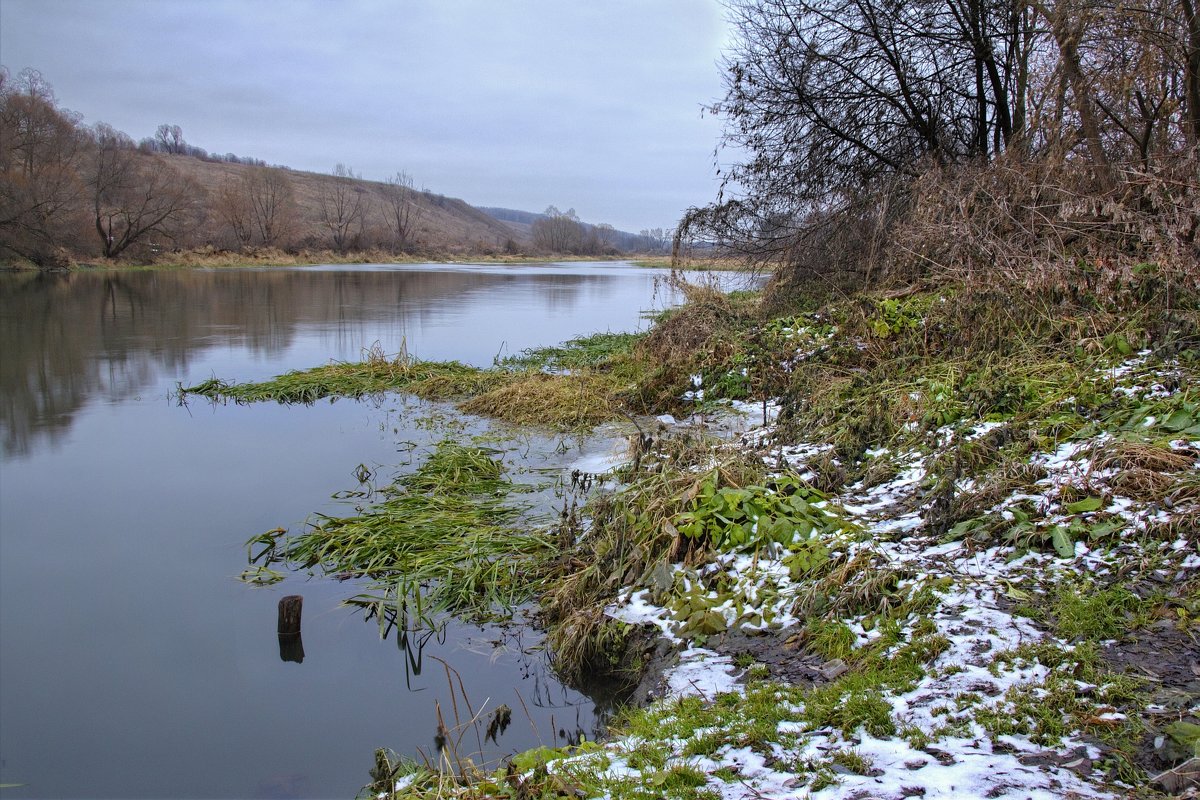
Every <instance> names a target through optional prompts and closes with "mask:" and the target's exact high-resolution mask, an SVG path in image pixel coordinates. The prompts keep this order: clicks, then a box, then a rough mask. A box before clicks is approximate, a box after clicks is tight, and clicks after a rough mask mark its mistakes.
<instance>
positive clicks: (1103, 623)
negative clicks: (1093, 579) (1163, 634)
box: [1052, 581, 1149, 641]
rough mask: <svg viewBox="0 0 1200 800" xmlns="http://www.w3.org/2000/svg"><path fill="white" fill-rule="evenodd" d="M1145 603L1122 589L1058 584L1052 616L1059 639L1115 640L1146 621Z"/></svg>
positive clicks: (1117, 587)
mask: <svg viewBox="0 0 1200 800" xmlns="http://www.w3.org/2000/svg"><path fill="white" fill-rule="evenodd" d="M1148 605H1149V604H1148V603H1146V602H1145V601H1143V600H1142V599H1141V598H1140V597H1138V596H1137V595H1136V594H1134V593H1133V592H1131V591H1129V590H1128V589H1127V588H1125V587H1124V586H1120V585H1115V586H1109V587H1106V588H1103V589H1099V588H1097V587H1095V586H1094V585H1092V584H1091V583H1090V582H1087V581H1084V582H1081V583H1079V584H1078V585H1077V586H1075V585H1071V583H1070V582H1067V581H1064V582H1061V583H1059V585H1058V591H1057V595H1056V597H1055V598H1054V603H1053V610H1052V614H1053V617H1054V627H1055V629H1056V631H1057V632H1058V634H1059V636H1062V637H1063V638H1064V639H1067V640H1070V641H1080V640H1084V641H1103V640H1105V639H1116V638H1119V637H1120V636H1122V635H1123V634H1125V633H1126V632H1128V631H1129V630H1131V629H1133V628H1137V627H1139V626H1140V625H1142V624H1144V623H1145V621H1146V611H1147V607H1148Z"/></svg>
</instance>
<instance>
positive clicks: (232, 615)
mask: <svg viewBox="0 0 1200 800" xmlns="http://www.w3.org/2000/svg"><path fill="white" fill-rule="evenodd" d="M663 274H664V273H663V272H662V271H659V270H648V269H640V268H637V267H634V266H632V265H630V264H627V263H620V262H617V263H570V264H546V265H513V266H492V265H488V266H480V265H432V264H425V265H353V266H316V267H300V268H277V269H224V270H180V271H135V270H117V271H103V272H74V273H68V274H61V275H57V274H47V275H40V274H37V275H35V274H28V273H10V274H0V342H2V347H3V353H2V355H0V402H2V405H0V444H2V446H3V452H2V460H0V784H21V786H19V787H17V788H6V789H4V790H3V791H4V795H3V796H4V797H5V798H21V797H31V798H32V797H38V798H42V797H261V798H282V797H352V796H354V794H355V793H356V792H357V791H358V789H359V788H360V787H361V786H362V785H363V784H364V783H366V782H368V781H369V776H368V769H369V768H370V767H371V765H372V754H373V752H374V750H375V748H377V747H389V748H391V749H393V750H395V751H396V752H397V753H400V754H401V755H405V756H409V757H413V756H416V755H417V754H418V748H421V749H423V750H424V751H425V752H429V751H430V750H431V749H432V746H433V736H434V733H435V726H436V719H435V701H440V702H441V703H442V705H443V709H444V710H446V709H448V708H449V707H450V706H449V704H450V692H449V690H448V681H447V669H446V668H445V667H443V666H442V663H440V662H439V661H437V660H435V657H436V658H437V659H441V660H443V661H444V662H445V663H446V664H448V665H450V667H452V669H453V670H454V671H457V673H458V674H460V675H462V676H464V681H465V688H466V691H467V694H468V695H469V697H470V699H471V701H472V703H473V704H474V705H476V706H482V705H484V704H487V705H488V707H491V708H494V707H496V706H497V705H499V704H501V703H503V704H507V705H509V706H510V707H511V708H513V709H514V710H515V712H514V716H513V724H512V725H511V726H510V727H509V729H508V730H507V731H506V732H505V733H504V734H503V735H502V736H501V737H500V738H499V741H498V743H497V744H496V745H495V746H491V748H490V749H489V748H488V747H485V748H484V750H485V755H486V756H488V757H496V756H497V755H500V754H503V753H504V752H510V751H513V750H516V749H522V748H527V747H531V746H536V745H538V744H547V745H550V744H555V743H558V744H561V743H563V741H565V740H568V739H576V738H578V736H579V735H581V734H583V735H587V736H589V737H590V736H593V735H594V734H595V732H596V729H597V726H598V724H600V719H599V718H598V716H597V709H596V706H595V702H594V700H593V699H592V698H590V697H588V696H586V695H584V694H581V693H580V692H578V691H575V690H573V689H570V688H568V687H565V686H562V685H561V684H559V683H558V682H557V681H556V680H555V679H554V676H553V673H552V671H551V670H550V669H549V668H548V666H547V662H546V656H545V654H544V653H543V652H542V651H541V650H540V648H539V647H537V645H538V640H537V636H536V634H535V633H534V632H533V631H531V630H529V629H523V628H520V627H510V628H496V627H485V628H477V627H474V626H470V625H464V624H459V623H454V622H452V623H451V624H450V625H449V626H448V627H447V628H446V629H445V630H444V632H443V634H442V635H441V636H437V637H433V638H431V639H429V641H427V642H426V643H425V647H424V648H423V650H420V651H418V650H416V649H412V648H410V649H409V650H406V649H405V648H403V647H401V646H398V641H397V639H396V637H395V636H392V637H389V638H387V639H381V638H380V636H379V630H378V627H377V626H376V624H375V623H374V622H371V621H365V620H364V619H363V616H362V614H361V613H360V612H358V611H356V610H354V609H351V608H348V607H346V606H343V605H342V604H341V601H342V600H344V599H346V598H347V597H348V596H350V595H351V594H353V592H354V586H353V585H348V584H344V583H338V582H336V581H333V580H329V579H323V578H316V577H310V576H308V575H304V574H293V575H289V576H288V578H287V579H286V580H284V581H283V582H282V583H280V584H277V585H274V586H270V587H256V586H250V585H247V584H245V583H242V582H241V581H239V580H238V575H239V573H241V571H242V570H243V568H244V567H245V566H246V548H245V542H246V540H247V539H248V538H249V537H250V536H252V535H255V534H258V533H261V532H263V531H266V530H269V529H272V528H276V527H280V526H282V527H287V528H291V529H299V528H300V527H301V526H302V525H303V524H304V521H305V520H306V519H308V518H310V515H311V514H312V513H313V512H327V513H336V512H339V511H340V512H342V513H346V510H347V505H346V502H345V501H339V500H336V499H334V498H333V495H334V494H336V493H338V492H344V491H346V490H352V489H355V488H356V487H357V486H358V481H357V480H356V478H355V477H354V475H355V471H356V469H357V468H358V467H359V465H360V464H362V465H365V466H366V467H367V468H368V469H369V470H371V471H372V472H373V473H374V474H375V475H376V476H377V480H381V481H382V480H386V479H389V478H390V476H393V475H395V474H397V473H399V472H401V471H403V470H404V469H406V468H408V467H410V466H411V465H412V463H413V462H414V460H416V459H419V458H420V457H421V454H422V453H423V452H425V451H426V450H427V447H428V445H429V444H430V442H432V441H433V440H435V439H436V438H437V437H438V436H439V435H440V433H439V427H438V425H437V424H433V423H430V421H429V420H430V413H431V411H440V412H442V414H443V421H444V419H445V418H446V416H445V415H449V416H451V417H452V416H453V412H452V411H451V410H450V409H449V408H448V407H431V406H429V405H427V404H424V403H419V402H416V401H414V400H411V399H406V398H404V397H401V396H388V397H387V398H384V399H383V400H378V399H376V400H372V401H363V402H351V401H344V400H343V401H338V402H334V403H329V402H321V403H318V404H316V405H313V406H311V407H302V406H292V407H285V406H279V405H275V404H261V405H254V406H235V405H212V404H209V403H207V402H196V401H192V402H191V403H189V404H187V405H180V404H179V403H178V402H177V401H176V400H175V399H174V397H173V391H174V389H175V388H176V386H177V385H178V384H179V383H182V384H183V385H191V384H193V383H198V382H200V381H203V380H205V379H207V378H210V377H213V376H217V377H221V378H224V379H230V380H238V381H244V380H253V379H261V378H266V377H270V376H273V375H276V374H279V373H282V372H284V371H287V370H290V369H299V368H305V367H310V366H315V365H319V364H323V363H326V362H328V361H330V360H331V359H334V360H358V359H359V358H360V357H361V355H362V353H363V351H364V350H365V349H366V348H368V347H371V346H373V345H375V344H378V346H380V347H382V348H383V350H384V351H385V352H387V353H396V352H399V351H400V350H401V349H402V348H403V349H407V351H408V352H409V353H411V354H414V355H416V356H417V357H420V358H426V359H435V360H445V359H457V360H460V361H463V362H467V363H471V364H476V365H483V366H486V365H489V364H491V363H492V361H493V359H494V358H495V357H496V356H498V355H499V356H503V355H507V354H512V353H516V352H519V351H520V350H521V349H523V348H527V347H533V346H538V345H545V344H554V343H558V342H560V341H563V340H565V339H568V338H571V337H573V336H577V335H581V334H586V333H591V332H595V331H606V330H612V331H619V330H634V329H638V328H641V327H644V326H645V324H646V323H645V321H644V320H643V318H642V312H643V311H646V310H653V309H661V308H663V307H664V306H665V305H667V304H670V303H672V302H675V300H676V299H677V298H675V297H674V296H673V295H672V294H671V293H669V292H667V291H665V290H663V289H662V288H661V286H660V283H659V279H660V278H661V277H662V276H663ZM471 424H477V423H471ZM539 441H540V440H539ZM580 444H581V443H579V442H575V441H573V440H572V441H552V442H549V443H546V442H542V443H541V444H538V443H534V445H533V446H532V448H530V449H531V450H532V451H536V452H534V453H533V455H531V456H530V457H531V458H534V459H535V460H536V459H537V458H541V459H542V464H550V465H559V466H561V465H567V464H569V463H570V462H571V460H572V459H579V458H582V457H584V456H586V455H588V454H587V453H584V452H581V451H580V450H579V449H578V448H579V446H580ZM554 445H557V447H555V446H554ZM526 447H527V448H529V442H526ZM286 594H302V595H303V596H304V598H305V599H304V618H303V646H304V652H305V657H304V660H303V661H302V662H300V663H297V662H294V661H284V660H282V658H281V653H280V648H279V643H278V641H277V639H276V635H275V633H276V631H275V626H276V606H277V603H278V601H279V599H280V598H281V597H282V596H284V595H286ZM418 656H419V657H420V660H419V661H418ZM526 709H527V711H528V714H527V713H526ZM470 744H471V747H469V748H468V749H475V748H474V737H473V736H472V737H471V740H470Z"/></svg>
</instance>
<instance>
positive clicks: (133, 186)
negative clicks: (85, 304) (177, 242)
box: [87, 123, 203, 258]
mask: <svg viewBox="0 0 1200 800" xmlns="http://www.w3.org/2000/svg"><path fill="white" fill-rule="evenodd" d="M92 134H93V141H92V147H91V150H92V152H91V166H90V169H89V171H88V175H87V180H88V188H89V190H90V192H91V196H92V210H93V212H94V218H95V227H96V234H97V235H98V236H99V237H100V243H101V250H102V252H103V253H104V256H105V257H106V258H115V257H117V256H118V255H120V254H121V253H123V252H124V251H125V250H126V249H127V248H129V247H130V246H131V245H133V244H135V243H137V242H139V241H143V240H145V239H146V238H147V237H149V236H150V235H152V234H153V235H159V236H163V237H165V238H167V239H171V240H174V239H176V238H177V237H179V236H180V235H181V234H182V233H183V232H184V230H185V229H186V228H187V227H188V225H189V223H194V222H195V218H196V215H197V213H198V211H199V209H200V207H201V200H202V192H203V190H202V189H201V187H200V186H199V185H198V184H196V182H195V181H194V180H192V179H191V178H188V177H185V176H183V175H181V174H180V173H179V172H178V171H177V170H175V169H174V168H173V167H171V166H170V165H168V164H167V163H166V162H165V161H163V160H162V159H161V158H160V157H158V156H147V155H143V154H141V153H138V152H137V150H136V145H135V144H134V142H133V140H132V139H130V138H129V136H127V135H126V134H124V133H121V132H120V131H118V130H116V129H114V128H112V127H111V126H109V125H105V124H103V123H101V124H99V125H96V126H95V128H93V131H92Z"/></svg>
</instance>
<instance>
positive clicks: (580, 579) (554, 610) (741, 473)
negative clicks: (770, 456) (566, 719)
mask: <svg viewBox="0 0 1200 800" xmlns="http://www.w3.org/2000/svg"><path fill="white" fill-rule="evenodd" d="M655 447H656V448H657V451H656V452H655V453H652V454H648V455H647V456H646V457H645V458H643V459H639V462H640V464H641V466H640V469H639V470H638V471H637V472H636V473H634V474H632V475H630V476H629V483H628V484H627V485H625V486H624V487H622V488H621V489H620V490H618V491H616V492H614V493H611V494H605V495H600V496H598V497H597V498H595V499H594V500H593V501H592V502H591V503H590V504H589V505H588V508H587V513H588V514H589V515H590V517H591V521H592V524H591V526H590V528H589V529H588V530H587V531H586V532H582V531H580V530H576V529H574V528H568V529H566V530H565V537H564V538H565V539H566V540H568V541H569V542H570V543H571V544H570V545H569V546H568V548H567V549H566V551H565V552H564V553H563V554H562V555H561V556H560V557H559V558H558V559H557V560H556V562H555V563H554V564H553V566H552V567H551V570H550V575H549V576H548V579H547V584H546V585H547V591H546V592H545V593H544V594H543V595H542V598H541V604H542V618H543V621H544V622H545V623H546V624H547V627H548V637H547V638H548V644H549V645H550V647H551V649H552V650H553V652H554V653H555V658H556V667H557V669H558V671H559V674H560V675H561V676H562V677H563V678H565V679H566V680H568V681H572V680H578V679H581V678H585V677H588V676H597V675H603V674H606V673H605V671H606V667H605V665H609V664H614V663H620V661H621V660H622V659H623V658H624V656H623V655H621V654H620V653H619V651H617V650H615V649H614V648H619V647H623V646H624V645H626V644H628V640H627V639H626V638H625V637H618V636H616V635H614V633H613V625H614V622H613V621H612V620H611V619H608V618H607V617H604V615H603V612H602V609H603V607H604V606H605V605H607V604H608V603H610V602H612V601H613V599H615V598H616V596H617V593H618V592H619V591H621V590H624V589H632V588H634V587H639V586H650V585H653V584H654V583H655V581H654V580H653V576H654V574H655V572H656V570H657V571H660V572H661V571H662V570H663V569H665V567H666V565H667V564H669V563H672V562H675V561H679V560H688V559H690V560H693V561H696V560H699V558H700V557H701V556H700V554H699V552H698V551H699V549H700V548H699V547H698V546H697V545H696V544H695V543H693V542H692V541H691V540H688V539H687V538H685V537H684V536H682V535H681V534H680V532H679V530H678V529H677V528H676V527H675V525H674V524H673V520H674V519H675V518H676V517H677V515H679V514H680V513H681V512H683V511H684V510H685V508H686V504H687V502H688V498H691V497H694V496H695V495H696V494H697V493H698V492H699V491H700V487H701V486H702V484H703V483H704V482H705V481H706V480H708V479H709V478H710V477H711V475H712V474H713V470H714V469H715V470H716V472H717V474H718V475H720V480H721V482H722V484H723V485H746V484H750V483H753V482H756V481H759V480H761V479H762V476H763V473H764V467H763V464H762V462H761V461H760V460H759V459H756V458H754V457H752V456H751V455H750V454H746V453H741V452H736V451H732V452H731V451H722V450H718V449H715V448H714V446H713V443H712V442H710V441H709V440H707V439H705V438H702V437H699V436H693V435H692V434H683V435H681V436H678V437H671V438H668V439H665V440H662V441H660V442H658V443H657V444H656V445H655ZM714 459H716V460H717V461H718V462H719V463H718V466H716V467H715V468H714V467H713V466H712V462H713V460H714ZM569 522H570V521H568V523H569ZM669 583H670V582H669V581H668V582H667V585H666V586H661V587H660V588H659V590H658V591H659V593H660V594H661V593H662V592H665V591H667V590H668V589H669V588H670V585H669ZM627 666H633V665H627ZM626 671H627V670H626Z"/></svg>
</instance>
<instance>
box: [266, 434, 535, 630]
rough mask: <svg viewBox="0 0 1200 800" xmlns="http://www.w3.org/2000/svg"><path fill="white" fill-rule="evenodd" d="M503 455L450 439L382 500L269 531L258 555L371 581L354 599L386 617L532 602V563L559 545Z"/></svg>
mask: <svg viewBox="0 0 1200 800" xmlns="http://www.w3.org/2000/svg"><path fill="white" fill-rule="evenodd" d="M494 456H495V453H494V452H491V451H488V450H485V449H483V448H481V447H478V446H475V445H470V444H462V443H460V442H456V441H452V440H445V441H443V442H441V443H440V444H438V446H437V447H436V449H435V450H434V451H433V452H432V453H431V454H430V456H429V457H428V458H427V459H426V461H425V462H424V463H423V464H421V466H420V467H418V468H417V470H416V471H415V472H413V473H412V474H410V475H406V476H404V477H402V478H401V479H400V480H399V481H398V482H397V483H396V484H394V485H393V486H390V487H388V488H386V489H384V490H383V495H384V497H383V500H382V501H381V502H379V503H376V504H375V505H373V506H371V507H369V508H367V509H365V510H363V511H362V512H361V513H359V514H356V515H354V516H348V517H329V516H323V515H322V516H321V517H320V519H319V521H318V522H316V523H315V524H313V525H311V526H310V527H309V528H308V529H307V530H305V531H304V532H302V533H301V534H299V535H297V536H293V537H285V534H284V532H282V531H272V532H270V533H267V534H263V536H261V537H258V538H257V539H255V540H252V542H251V546H252V548H253V547H254V546H255V545H261V546H262V547H263V549H262V551H261V552H260V553H259V554H258V555H256V556H254V557H253V559H252V560H254V561H260V560H262V561H263V562H264V563H265V564H267V565H269V564H272V563H286V564H289V565H292V566H295V567H300V568H304V569H313V568H318V569H320V570H321V571H322V572H324V573H326V574H333V575H338V576H339V577H366V578H371V579H373V581H374V583H373V587H372V590H371V591H369V592H368V594H366V595H364V596H361V597H358V598H355V599H354V601H353V602H355V603H356V604H358V605H364V606H368V607H371V608H373V609H374V610H375V611H376V612H377V615H378V616H379V618H380V620H381V621H382V620H385V619H395V618H396V617H398V616H405V615H406V614H411V613H412V612H413V611H414V609H420V611H419V612H418V613H417V616H423V615H431V614H434V613H437V612H440V611H451V612H458V613H465V614H468V615H472V616H476V617H486V616H488V615H489V614H491V613H492V612H494V611H496V610H497V609H505V608H512V607H513V606H515V605H518V604H520V603H524V602H527V601H529V600H530V599H532V597H533V596H534V593H535V591H536V589H537V587H538V578H537V574H538V573H537V571H536V570H533V569H530V564H531V563H532V562H533V561H535V560H537V559H539V558H544V557H546V556H548V555H549V554H550V553H552V552H553V549H554V542H553V540H552V538H551V537H550V536H549V535H548V534H547V533H546V532H545V530H544V529H543V528H542V527H539V526H530V525H526V524H521V521H522V519H523V518H522V513H523V512H524V511H526V510H527V507H526V506H523V505H520V504H517V503H515V502H513V500H512V495H513V494H514V493H516V492H518V491H519V490H520V487H519V486H518V485H517V484H514V483H513V482H511V481H509V480H508V479H507V478H506V477H505V475H504V467H503V465H502V464H501V462H500V461H499V460H497V459H496V458H495V457H494ZM410 604H411V605H412V606H413V607H412V608H410V607H409V606H410Z"/></svg>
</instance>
